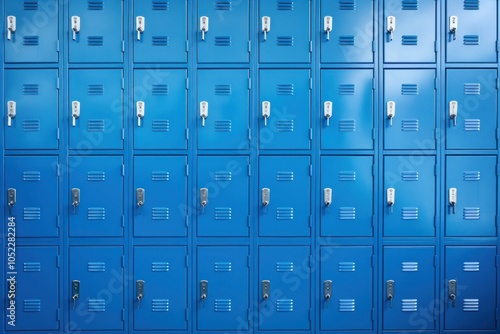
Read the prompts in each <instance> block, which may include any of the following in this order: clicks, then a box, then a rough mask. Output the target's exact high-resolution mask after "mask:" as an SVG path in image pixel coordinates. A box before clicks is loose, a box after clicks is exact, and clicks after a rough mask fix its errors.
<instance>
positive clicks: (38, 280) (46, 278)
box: [4, 245, 61, 331]
mask: <svg viewBox="0 0 500 334" xmlns="http://www.w3.org/2000/svg"><path fill="white" fill-rule="evenodd" d="M7 247H9V245H7ZM12 251H13V250H12V249H11V248H7V254H8V253H11V252H12ZM16 265H17V268H15V269H14V270H8V271H7V272H6V280H7V283H6V285H4V286H6V289H7V290H6V299H5V308H6V309H7V310H6V315H7V317H6V322H9V321H11V320H12V319H11V318H9V316H8V315H10V314H11V311H10V310H9V309H8V308H9V307H11V305H12V304H11V303H12V302H13V301H14V302H15V305H14V306H15V327H14V326H11V325H9V324H7V325H6V329H7V330H18V331H19V330H25V331H30V330H45V331H57V330H59V329H60V328H59V321H60V319H59V316H58V314H59V313H60V311H61V310H60V305H59V291H60V287H59V251H58V248H57V247H56V246H34V247H28V246H18V247H17V249H16ZM9 272H17V275H11V274H9ZM13 276H15V280H11V278H12V277H13ZM14 281H15V284H14V285H13V286H12V288H13V290H15V297H14V298H12V299H11V298H10V297H9V295H10V292H9V291H10V290H11V283H13V282H14Z"/></svg>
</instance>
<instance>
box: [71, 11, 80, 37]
mask: <svg viewBox="0 0 500 334" xmlns="http://www.w3.org/2000/svg"><path fill="white" fill-rule="evenodd" d="M71 30H72V31H73V40H74V41H76V34H77V33H79V32H80V16H72V17H71Z"/></svg>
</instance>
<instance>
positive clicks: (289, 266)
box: [276, 262, 293, 272]
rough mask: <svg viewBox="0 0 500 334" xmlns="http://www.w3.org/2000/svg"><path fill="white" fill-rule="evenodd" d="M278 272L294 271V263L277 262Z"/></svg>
mask: <svg viewBox="0 0 500 334" xmlns="http://www.w3.org/2000/svg"><path fill="white" fill-rule="evenodd" d="M276 271H278V272H283V271H290V272H291V271H293V262H276Z"/></svg>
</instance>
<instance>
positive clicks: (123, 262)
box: [122, 255, 125, 268]
mask: <svg viewBox="0 0 500 334" xmlns="http://www.w3.org/2000/svg"><path fill="white" fill-rule="evenodd" d="M122 268H125V255H122Z"/></svg>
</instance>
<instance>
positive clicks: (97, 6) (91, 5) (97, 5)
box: [87, 1, 104, 10]
mask: <svg viewBox="0 0 500 334" xmlns="http://www.w3.org/2000/svg"><path fill="white" fill-rule="evenodd" d="M87 9H88V10H103V9H104V3H103V2H102V1H89V2H88V6H87Z"/></svg>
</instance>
